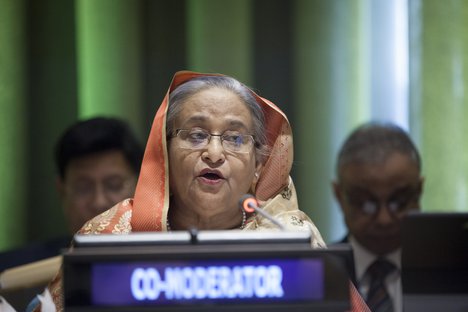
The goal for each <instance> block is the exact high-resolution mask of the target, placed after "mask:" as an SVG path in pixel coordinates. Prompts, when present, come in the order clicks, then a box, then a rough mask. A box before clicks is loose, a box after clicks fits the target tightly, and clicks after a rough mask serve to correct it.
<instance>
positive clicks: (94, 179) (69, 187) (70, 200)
mask: <svg viewBox="0 0 468 312" xmlns="http://www.w3.org/2000/svg"><path fill="white" fill-rule="evenodd" d="M136 179H137V177H136V174H135V173H134V171H133V170H132V168H131V167H130V165H129V164H128V162H127V160H126V159H125V157H124V155H123V153H122V152H120V151H117V150H115V151H106V152H102V153H97V154H92V155H89V156H84V157H81V158H77V159H74V160H72V161H71V162H70V163H69V164H68V166H67V168H66V170H65V178H64V180H61V179H59V181H58V190H59V193H60V195H61V198H62V204H63V208H64V212H65V217H66V219H67V221H68V224H69V229H70V232H71V233H75V232H76V231H78V230H79V229H80V228H81V227H82V226H83V225H84V223H86V221H88V220H90V219H92V218H93V217H95V216H97V215H98V214H100V213H102V212H104V211H106V210H107V209H109V208H111V207H112V206H114V205H115V204H116V203H118V202H120V201H122V200H124V199H126V198H129V197H133V193H134V191H135V185H136Z"/></svg>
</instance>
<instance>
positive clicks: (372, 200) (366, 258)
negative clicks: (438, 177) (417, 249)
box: [333, 122, 423, 311]
mask: <svg viewBox="0 0 468 312" xmlns="http://www.w3.org/2000/svg"><path fill="white" fill-rule="evenodd" d="M336 170H337V180H336V181H335V182H334V183H333V190H334V194H335V197H336V199H337V201H338V202H339V204H340V207H341V209H342V211H343V215H344V218H345V223H346V225H347V227H348V231H349V233H348V235H347V236H346V237H345V239H343V241H342V242H348V243H350V244H351V246H352V249H353V253H354V262H355V274H356V276H355V280H356V282H357V286H358V288H359V291H360V292H361V293H362V295H363V297H364V298H366V301H367V303H368V305H369V307H370V308H371V310H372V311H402V289H401V276H400V269H401V239H400V226H401V221H402V218H403V217H404V216H405V215H406V214H407V213H408V212H409V211H411V210H419V209H420V204H419V198H420V196H421V193H422V189H423V177H422V176H421V159H420V156H419V153H418V151H417V149H416V147H415V145H414V144H413V142H412V141H411V139H410V138H409V136H408V135H407V133H406V132H405V131H404V130H402V129H401V128H399V127H397V126H396V125H393V124H388V123H375V122H374V123H368V124H364V125H362V126H360V127H358V128H357V129H356V130H354V131H353V132H352V133H351V134H350V136H349V137H348V138H347V139H346V141H345V142H344V144H343V146H342V147H341V149H340V151H339V154H338V160H337V166H336Z"/></svg>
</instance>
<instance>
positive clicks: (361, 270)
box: [349, 236, 403, 312]
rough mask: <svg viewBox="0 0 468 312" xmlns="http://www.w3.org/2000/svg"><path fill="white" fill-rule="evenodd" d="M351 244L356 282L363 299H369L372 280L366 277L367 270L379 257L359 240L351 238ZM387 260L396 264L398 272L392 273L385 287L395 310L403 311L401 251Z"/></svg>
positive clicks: (395, 252)
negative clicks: (368, 294)
mask: <svg viewBox="0 0 468 312" xmlns="http://www.w3.org/2000/svg"><path fill="white" fill-rule="evenodd" d="M349 243H350V244H351V247H352V248H353V254H354V269H355V274H356V281H357V283H358V289H359V292H360V293H361V295H362V296H363V298H364V299H365V298H367V293H368V292H369V286H370V278H369V276H366V271H367V268H368V267H369V266H370V265H371V264H372V263H374V261H375V260H376V259H377V258H378V256H377V255H375V254H373V253H372V252H370V251H369V250H367V249H366V248H365V247H363V246H362V245H361V244H359V243H358V242H357V240H356V239H355V238H354V237H352V236H350V237H349ZM384 258H385V259H386V260H388V261H389V262H391V263H392V264H394V265H395V266H396V268H397V270H395V271H393V272H392V273H390V274H389V275H388V276H387V278H386V279H385V286H386V287H387V291H388V294H389V296H390V298H391V299H392V302H393V308H394V311H395V312H402V311H403V298H402V296H403V294H402V288H401V249H397V250H396V251H394V252H391V253H389V254H387V255H385V256H384Z"/></svg>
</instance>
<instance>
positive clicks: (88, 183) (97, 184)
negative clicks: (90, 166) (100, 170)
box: [68, 177, 135, 200]
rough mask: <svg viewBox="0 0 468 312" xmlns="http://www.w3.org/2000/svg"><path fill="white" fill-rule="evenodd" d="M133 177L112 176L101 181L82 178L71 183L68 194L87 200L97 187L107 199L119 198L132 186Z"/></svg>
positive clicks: (92, 195)
mask: <svg viewBox="0 0 468 312" xmlns="http://www.w3.org/2000/svg"><path fill="white" fill-rule="evenodd" d="M134 184H135V179H134V178H123V177H112V178H106V179H104V180H102V181H95V180H83V181H78V182H74V183H72V184H71V185H70V186H69V187H68V190H69V192H70V194H71V195H72V196H73V197H74V198H77V199H83V200H89V199H90V198H92V197H94V196H95V194H96V192H97V191H98V188H100V189H101V191H102V192H103V194H104V195H105V196H106V197H107V198H108V199H112V200H114V199H120V198H121V197H122V196H126V195H127V193H129V192H130V189H131V187H134Z"/></svg>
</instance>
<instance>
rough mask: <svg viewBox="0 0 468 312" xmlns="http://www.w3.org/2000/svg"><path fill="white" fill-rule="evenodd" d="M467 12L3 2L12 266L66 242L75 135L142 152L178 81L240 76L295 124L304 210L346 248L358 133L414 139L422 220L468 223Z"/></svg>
mask: <svg viewBox="0 0 468 312" xmlns="http://www.w3.org/2000/svg"><path fill="white" fill-rule="evenodd" d="M466 29H468V1H465V0H445V1H439V0H393V1H391V0H152V1H151V0H74V1H73V0H34V1H33V0H0V186H1V187H0V203H1V204H0V251H1V250H6V249H10V248H14V247H17V246H20V245H22V244H24V243H27V242H32V241H41V240H45V239H47V238H50V237H54V236H57V235H59V234H62V233H65V232H66V229H65V224H64V220H63V216H62V211H61V206H60V203H59V199H58V196H57V192H56V190H55V174H56V172H55V167H54V163H53V154H52V153H53V146H54V144H55V142H56V140H57V139H58V137H59V135H60V134H61V133H62V132H63V131H64V129H65V128H66V127H67V126H69V125H70V124H71V123H73V122H74V121H76V120H78V119H81V118H87V117H92V116H96V115H108V116H117V117H121V118H124V119H126V120H128V121H129V122H130V123H131V125H132V126H133V128H134V130H135V131H136V132H137V133H138V135H139V137H140V138H141V141H142V142H146V138H147V135H148V132H149V129H150V126H151V122H152V118H153V117H154V113H155V112H156V110H157V108H158V106H159V104H160V102H161V100H162V99H163V97H164V95H165V92H166V91H167V88H168V86H169V83H170V81H171V78H172V75H173V74H174V73H175V72H176V71H178V70H183V69H187V70H193V71H201V72H217V73H223V74H227V75H231V76H234V77H236V78H238V79H239V80H240V81H242V82H244V83H246V84H247V85H249V86H251V87H252V88H254V89H255V90H256V91H257V92H258V93H259V94H260V95H261V96H264V97H266V98H268V99H270V100H271V101H273V102H274V103H276V104H277V105H278V106H279V107H280V108H282V109H283V110H284V111H285V113H286V114H287V115H288V117H289V119H290V122H291V125H292V128H293V131H294V141H295V163H294V167H293V172H292V175H293V179H294V180H295V183H296V187H297V189H298V197H299V204H300V208H301V209H302V210H304V211H305V212H306V213H307V214H308V215H309V216H310V217H311V218H312V219H313V220H314V222H315V223H316V224H317V226H318V228H319V229H320V231H321V232H322V234H323V236H324V238H325V240H326V241H327V242H330V241H333V240H337V239H339V238H341V237H342V236H343V235H344V233H345V229H344V225H343V221H342V216H341V213H340V211H339V208H338V206H337V205H336V202H335V200H334V199H333V197H332V192H331V182H332V180H333V179H334V177H335V170H334V163H335V157H336V154H337V151H338V148H339V146H340V144H341V143H342V141H343V140H344V139H345V137H346V135H347V134H348V133H349V132H350V131H351V130H352V129H353V128H354V127H355V126H357V125H358V124H360V123H362V122H365V121H368V120H371V119H377V120H389V121H393V122H395V123H397V124H399V125H400V126H402V127H403V128H405V129H406V130H408V131H409V132H410V134H411V137H412V138H413V139H414V141H415V142H416V144H417V146H418V148H419V149H420V151H421V154H422V159H423V174H424V176H425V177H426V182H425V190H424V194H423V200H422V207H423V211H468V206H467V196H468V185H467V184H468V159H467V158H468V144H467V143H466V142H468V138H466V136H467V133H468V131H467V129H466V128H467V127H468V125H467V123H466V122H465V120H466V119H467V118H466V117H467V115H468V103H467V94H466V87H467V86H468V85H467V70H468V65H467V64H468V33H467V32H466V31H465V30H466Z"/></svg>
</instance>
